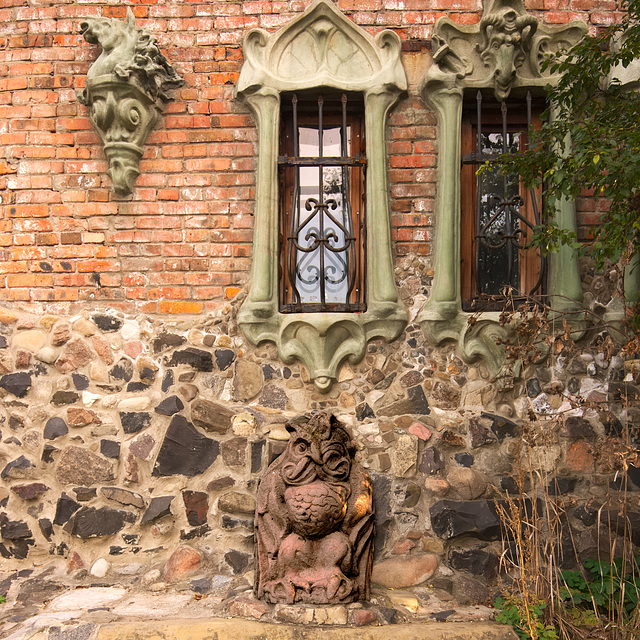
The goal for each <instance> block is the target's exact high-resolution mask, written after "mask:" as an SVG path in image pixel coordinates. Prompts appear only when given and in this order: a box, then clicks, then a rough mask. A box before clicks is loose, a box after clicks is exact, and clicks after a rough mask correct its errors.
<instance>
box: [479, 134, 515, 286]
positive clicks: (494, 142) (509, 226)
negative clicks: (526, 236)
mask: <svg viewBox="0 0 640 640" xmlns="http://www.w3.org/2000/svg"><path fill="white" fill-rule="evenodd" d="M481 142H482V149H481V152H482V155H483V156H485V158H486V157H491V156H495V157H497V156H499V155H501V154H502V153H503V152H504V147H503V134H502V133H498V132H489V133H483V134H482V137H481ZM519 146H520V134H519V133H507V139H506V152H507V153H516V152H517V151H518V149H519ZM478 191H479V194H480V195H479V211H478V216H479V220H478V235H479V236H480V237H479V238H478V266H477V269H478V274H479V279H478V282H479V285H480V289H481V293H485V294H488V295H500V294H502V293H503V290H504V287H505V286H506V285H510V286H512V287H513V288H514V289H515V290H518V289H519V268H518V267H519V265H518V250H517V248H516V247H514V244H513V242H512V241H510V239H513V238H514V237H517V230H518V229H519V228H520V227H519V225H520V222H519V220H518V217H517V213H518V209H519V206H520V205H519V201H518V198H519V193H520V184H519V177H518V174H517V173H511V174H506V175H505V174H504V173H503V172H502V171H501V169H500V168H498V167H497V166H493V165H489V166H488V167H485V168H484V169H483V171H482V173H481V174H480V176H479V177H478Z"/></svg>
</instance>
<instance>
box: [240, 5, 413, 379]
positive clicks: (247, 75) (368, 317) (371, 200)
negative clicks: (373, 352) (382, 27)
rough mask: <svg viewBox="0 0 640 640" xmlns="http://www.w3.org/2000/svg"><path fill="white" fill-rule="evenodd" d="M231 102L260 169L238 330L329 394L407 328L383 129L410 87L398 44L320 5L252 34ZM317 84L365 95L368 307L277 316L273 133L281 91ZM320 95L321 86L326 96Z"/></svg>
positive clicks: (275, 151)
mask: <svg viewBox="0 0 640 640" xmlns="http://www.w3.org/2000/svg"><path fill="white" fill-rule="evenodd" d="M243 53H244V57H245V62H244V65H243V67H242V71H241V73H240V78H239V79H238V84H237V86H236V95H237V97H238V98H239V99H241V100H242V101H243V102H244V103H245V104H247V105H248V106H249V108H250V109H251V111H252V113H253V115H254V118H255V120H256V124H257V127H258V141H259V154H258V168H257V184H256V205H255V226H254V243H253V264H252V271H251V290H250V292H249V295H248V297H247V300H246V301H245V303H244V304H243V306H242V308H241V310H240V314H239V318H238V321H239V324H240V327H241V329H242V331H243V332H244V334H245V336H246V337H247V339H248V340H249V341H250V342H251V343H253V344H259V343H261V342H264V341H267V340H268V341H272V342H275V343H276V344H277V345H278V350H279V354H280V357H281V358H282V360H283V361H284V362H286V363H291V362H293V361H295V360H298V361H301V362H302V363H304V364H305V366H306V367H307V368H308V370H309V375H310V377H311V379H312V380H313V381H314V383H315V385H316V387H317V388H318V389H319V390H321V391H328V390H329V389H330V387H331V385H332V384H333V382H334V381H335V380H336V378H337V376H338V371H339V368H340V366H341V365H342V364H343V363H344V362H350V363H352V364H353V363H356V362H359V361H360V360H361V359H362V358H363V357H364V354H365V349H366V345H367V342H368V341H369V340H371V339H373V338H383V339H385V340H394V339H395V338H397V337H398V335H399V334H400V332H401V331H402V330H403V329H404V327H405V325H406V312H405V310H404V308H403V307H402V305H401V304H400V303H399V302H398V296H397V292H396V286H395V281H394V275H393V259H392V251H391V231H390V222H389V203H388V199H389V195H388V186H387V185H388V182H387V162H386V140H385V124H386V119H387V114H388V112H389V109H390V108H391V107H392V106H393V104H394V103H395V102H396V100H397V99H398V96H399V95H400V94H401V93H402V92H403V91H405V90H406V88H407V80H406V76H405V73H404V69H403V68H402V63H401V61H400V39H399V38H398V36H397V35H396V34H395V33H393V32H392V31H382V32H381V33H379V34H378V35H377V36H376V37H372V36H370V35H369V34H368V33H367V32H366V31H364V29H361V28H360V27H358V26H357V25H355V24H354V23H353V22H351V21H350V20H348V19H347V18H345V17H344V16H343V15H342V14H341V13H340V12H339V11H338V9H336V8H335V6H334V5H333V4H332V3H331V2H327V1H326V0H318V1H317V2H315V3H314V4H312V5H311V6H310V7H309V8H308V9H307V10H306V11H305V12H304V13H302V14H301V15H300V16H299V17H297V18H296V19H294V20H293V21H292V22H291V23H289V24H288V25H286V26H285V27H283V28H282V29H280V30H279V31H277V32H276V33H272V34H270V33H267V32H266V31H263V30H261V29H254V30H252V31H250V32H249V33H248V34H247V36H246V38H245V40H244V45H243ZM317 87H323V88H325V89H327V90H335V91H339V92H343V91H348V92H359V93H361V94H362V95H363V97H364V107H365V129H366V156H367V163H368V166H367V185H366V236H367V256H368V260H367V265H366V273H367V278H366V282H367V285H366V304H367V310H366V311H364V312H362V313H341V312H332V313H281V312H280V311H279V308H278V251H279V247H278V185H277V175H278V172H277V158H278V131H279V126H280V122H279V120H280V94H281V93H282V92H285V91H286V92H290V91H305V90H310V89H311V90H312V89H314V88H317ZM323 90H324V89H323Z"/></svg>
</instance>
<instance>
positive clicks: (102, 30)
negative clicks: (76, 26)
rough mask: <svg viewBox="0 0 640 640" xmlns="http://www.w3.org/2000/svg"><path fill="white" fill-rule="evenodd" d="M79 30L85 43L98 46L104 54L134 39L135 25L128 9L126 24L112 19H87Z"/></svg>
mask: <svg viewBox="0 0 640 640" xmlns="http://www.w3.org/2000/svg"><path fill="white" fill-rule="evenodd" d="M80 30H81V31H82V35H83V37H84V39H85V40H86V41H87V42H90V43H91V44H99V45H100V46H101V47H102V50H103V51H104V52H106V53H110V52H111V51H113V50H114V49H115V48H116V47H117V46H118V45H121V44H123V43H124V42H126V41H127V40H129V39H130V38H131V37H132V36H133V37H135V35H136V34H135V31H136V24H135V19H134V17H133V13H132V12H131V9H128V10H127V21H126V22H122V21H121V20H116V19H113V18H88V19H87V20H83V21H82V22H81V23H80Z"/></svg>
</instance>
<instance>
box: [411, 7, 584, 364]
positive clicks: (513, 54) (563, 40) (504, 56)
mask: <svg viewBox="0 0 640 640" xmlns="http://www.w3.org/2000/svg"><path fill="white" fill-rule="evenodd" d="M587 30H588V28H587V25H586V24H585V23H584V22H583V21H573V22H570V23H568V24H566V25H548V24H545V23H543V22H542V21H540V20H538V18H536V17H535V16H533V15H531V14H528V13H527V12H526V10H525V8H524V5H523V3H522V1H521V0H485V5H484V11H483V15H482V18H481V20H480V22H479V23H478V24H476V25H469V26H465V25H458V24H456V23H454V22H453V21H451V20H449V19H448V18H440V19H439V20H438V21H437V22H436V24H435V26H434V31H433V62H434V64H433V65H432V66H431V67H430V68H429V70H428V71H427V73H426V75H425V76H424V78H423V80H422V82H421V85H420V93H421V95H422V97H423V99H424V100H425V102H427V104H429V105H430V106H431V107H432V108H433V109H434V111H435V113H436V116H437V119H438V145H439V149H438V174H437V191H436V221H435V238H434V249H433V251H434V264H433V271H434V278H433V285H432V288H431V292H430V295H429V298H428V300H427V302H426V303H425V304H424V306H423V307H422V309H421V310H420V311H419V313H418V316H417V322H418V323H419V324H420V327H421V329H422V331H423V333H424V334H425V336H426V337H427V339H428V340H429V341H430V342H431V343H433V344H436V345H438V344H442V343H443V342H445V341H454V342H456V343H457V349H458V353H459V355H460V356H461V358H462V359H463V360H464V361H465V362H468V363H471V362H476V361H478V360H479V361H482V362H484V363H485V364H486V365H487V367H488V369H489V371H490V373H491V375H492V376H494V377H496V376H499V375H500V373H501V370H502V369H503V366H504V364H505V349H504V346H503V343H504V341H505V340H507V339H509V337H513V329H514V327H513V325H512V324H506V325H504V324H502V323H501V322H500V314H501V312H500V311H485V312H480V313H477V312H476V313H471V312H465V311H463V310H462V295H461V282H460V252H461V246H460V233H461V215H460V189H461V181H460V178H461V175H460V167H461V148H462V144H461V128H462V127H461V124H462V108H463V100H464V98H465V96H467V95H469V94H471V93H473V94H474V95H475V93H476V92H477V91H478V89H480V90H486V91H493V92H494V93H495V96H496V98H497V99H498V100H502V99H505V98H506V97H507V96H508V95H509V94H510V92H511V91H512V90H518V91H525V92H526V90H531V92H532V93H534V92H535V93H537V94H538V95H540V94H542V93H543V92H544V87H545V86H548V85H552V84H553V83H554V82H557V80H558V76H555V77H554V76H550V75H543V74H542V71H541V68H540V64H541V62H542V60H543V58H544V56H545V55H546V54H547V53H550V52H555V51H558V50H560V49H562V48H566V47H568V46H571V45H572V44H575V43H576V42H577V41H578V40H580V39H581V38H582V37H583V36H584V35H585V34H586V33H587ZM552 113H553V109H552ZM555 219H556V223H557V224H558V226H560V227H561V228H564V229H568V230H569V231H575V230H576V222H575V206H574V202H573V200H567V199H563V200H562V201H560V202H559V204H558V207H557V211H556V217H555ZM547 295H548V296H550V297H551V299H552V301H553V308H554V310H557V311H558V312H571V311H576V312H577V311H578V310H579V309H580V308H581V305H580V303H581V302H582V299H583V292H582V285H581V281H580V271H579V265H578V259H577V256H576V254H575V252H574V251H573V250H572V249H571V248H570V247H565V246H563V247H561V248H560V249H559V251H558V252H557V253H555V254H552V255H550V256H549V258H548V271H547ZM472 316H473V320H474V321H473V322H469V320H470V318H471V317H472ZM576 317H577V313H576ZM503 373H507V372H504V371H503Z"/></svg>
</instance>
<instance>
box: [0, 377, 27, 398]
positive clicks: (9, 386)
mask: <svg viewBox="0 0 640 640" xmlns="http://www.w3.org/2000/svg"><path fill="white" fill-rule="evenodd" d="M0 387H2V388H3V389H4V390H5V391H8V392H9V393H12V394H13V395H14V396H16V398H24V397H25V396H26V395H27V391H29V389H30V388H31V374H30V373H26V372H25V371H20V372H18V373H8V374H7V375H4V376H2V377H1V378H0Z"/></svg>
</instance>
